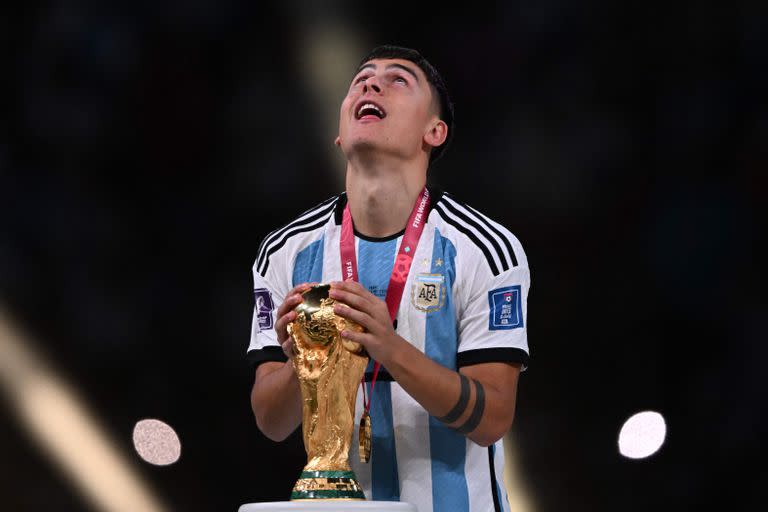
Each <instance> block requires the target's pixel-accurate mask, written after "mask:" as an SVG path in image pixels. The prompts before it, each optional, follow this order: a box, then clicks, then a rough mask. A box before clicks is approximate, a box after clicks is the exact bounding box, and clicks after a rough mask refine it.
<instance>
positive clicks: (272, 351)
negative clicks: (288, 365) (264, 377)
mask: <svg viewBox="0 0 768 512" xmlns="http://www.w3.org/2000/svg"><path fill="white" fill-rule="evenodd" d="M246 358H247V359H248V362H249V363H251V364H252V365H253V367H254V368H257V367H258V366H259V365H260V364H261V363H266V362H267V361H274V362H277V363H284V362H286V361H287V360H288V358H287V357H286V355H285V352H283V349H282V347H277V346H272V345H270V346H266V347H264V348H262V349H254V350H249V351H248V354H247V355H246Z"/></svg>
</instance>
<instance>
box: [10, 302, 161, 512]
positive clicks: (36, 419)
mask: <svg viewBox="0 0 768 512" xmlns="http://www.w3.org/2000/svg"><path fill="white" fill-rule="evenodd" d="M33 346H34V342H33V340H31V339H30V338H29V337H28V336H27V335H26V334H25V333H24V332H22V330H21V329H19V327H18V326H17V325H16V324H15V323H14V322H12V321H11V319H10V318H9V317H8V315H7V314H5V311H4V310H3V308H2V304H0V392H2V393H3V394H5V395H6V396H7V397H8V399H9V402H8V403H9V405H10V407H11V409H12V410H13V411H14V412H15V413H16V416H17V417H18V419H19V421H20V425H21V426H22V428H23V429H24V430H25V431H26V432H27V433H29V435H30V436H31V438H32V439H34V440H35V441H36V442H37V443H38V445H39V447H40V449H41V450H42V452H43V453H45V454H46V455H48V456H49V457H50V459H51V461H52V462H53V463H54V464H56V465H57V466H58V467H59V468H60V469H61V470H62V471H63V473H64V474H65V475H67V476H68V477H69V478H70V481H71V483H72V485H73V486H74V488H76V489H77V490H79V491H80V492H81V494H82V495H83V497H84V498H86V499H87V500H88V501H89V502H90V503H91V505H92V508H93V510H99V511H103V512H136V511H139V510H140V511H141V512H164V511H166V510H168V509H167V508H166V507H165V505H163V504H162V503H161V502H160V501H159V500H158V498H157V497H156V496H154V495H153V493H152V492H151V489H150V487H149V485H148V483H147V482H144V481H143V480H142V479H141V477H140V476H139V474H138V472H137V471H136V468H135V467H134V465H133V463H132V461H131V460H129V459H128V458H127V457H126V456H125V454H123V453H122V452H121V451H120V450H119V448H118V447H117V445H116V444H115V443H114V442H113V440H112V439H110V437H109V436H108V435H107V433H106V431H105V430H104V428H103V427H102V426H101V425H100V421H99V418H98V417H97V416H96V415H95V413H94V411H93V410H91V409H90V408H89V407H88V406H87V404H86V403H85V401H84V400H83V399H82V397H81V396H80V395H79V393H77V391H76V390H75V389H73V388H72V387H71V386H70V385H69V384H68V383H67V382H66V381H65V380H64V379H63V378H62V377H61V376H60V375H58V373H57V372H56V371H55V369H54V368H53V367H52V366H51V365H50V363H49V362H48V361H46V360H45V359H44V358H43V356H42V355H41V354H39V353H38V352H37V351H36V350H35V349H34V348H33ZM0 421H7V417H6V416H4V415H0ZM0 501H2V499H0ZM3 504H4V503H3ZM0 509H2V510H5V508H3V507H2V505H1V504H0Z"/></svg>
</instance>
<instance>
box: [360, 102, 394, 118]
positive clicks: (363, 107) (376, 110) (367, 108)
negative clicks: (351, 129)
mask: <svg viewBox="0 0 768 512" xmlns="http://www.w3.org/2000/svg"><path fill="white" fill-rule="evenodd" d="M385 117H387V113H386V112H384V109H383V108H381V107H380V106H378V105H376V104H375V103H372V102H370V101H364V102H362V103H360V105H359V106H358V107H357V111H356V112H355V118H356V119H358V120H361V119H366V118H369V119H371V118H376V119H384V118H385Z"/></svg>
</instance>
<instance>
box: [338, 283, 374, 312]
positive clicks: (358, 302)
mask: <svg viewBox="0 0 768 512" xmlns="http://www.w3.org/2000/svg"><path fill="white" fill-rule="evenodd" d="M328 295H329V296H330V297H331V298H332V299H334V300H337V301H339V302H343V303H344V304H346V305H348V306H350V307H352V308H355V309H357V310H359V311H366V310H367V308H368V307H370V305H371V302H370V301H369V300H367V299H366V298H365V297H362V296H360V295H357V294H354V293H351V292H348V291H346V290H344V289H341V288H331V291H330V292H328Z"/></svg>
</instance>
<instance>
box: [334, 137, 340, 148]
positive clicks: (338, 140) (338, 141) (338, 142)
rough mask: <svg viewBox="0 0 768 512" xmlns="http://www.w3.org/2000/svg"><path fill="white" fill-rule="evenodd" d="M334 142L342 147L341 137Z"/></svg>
mask: <svg viewBox="0 0 768 512" xmlns="http://www.w3.org/2000/svg"><path fill="white" fill-rule="evenodd" d="M333 143H334V144H336V145H337V146H339V147H341V137H336V140H334V141H333Z"/></svg>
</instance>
